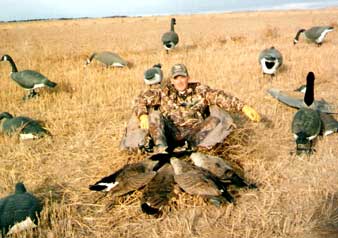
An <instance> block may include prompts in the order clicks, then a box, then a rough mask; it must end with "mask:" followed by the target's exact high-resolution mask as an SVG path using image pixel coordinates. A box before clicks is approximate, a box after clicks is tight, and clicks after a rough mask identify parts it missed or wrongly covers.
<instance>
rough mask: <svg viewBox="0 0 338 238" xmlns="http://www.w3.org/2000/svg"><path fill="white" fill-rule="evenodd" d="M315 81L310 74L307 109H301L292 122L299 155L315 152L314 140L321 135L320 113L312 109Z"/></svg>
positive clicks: (307, 82)
mask: <svg viewBox="0 0 338 238" xmlns="http://www.w3.org/2000/svg"><path fill="white" fill-rule="evenodd" d="M314 81H315V76H314V74H313V73H312V72H309V73H308V75H307V77H306V92H305V96H304V103H305V105H306V107H302V108H300V109H299V110H298V111H297V112H296V114H295V115H294V117H293V121H292V133H293V136H294V138H295V140H296V144H297V147H296V151H297V154H301V153H302V152H305V153H308V154H309V153H311V152H312V151H313V149H312V140H313V139H315V138H316V137H317V136H318V135H319V133H320V130H321V119H320V115H319V113H318V111H316V110H314V109H312V108H311V106H312V104H313V102H314Z"/></svg>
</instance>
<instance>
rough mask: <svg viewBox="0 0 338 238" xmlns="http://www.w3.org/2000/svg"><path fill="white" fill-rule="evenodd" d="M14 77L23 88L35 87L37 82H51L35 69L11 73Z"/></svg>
mask: <svg viewBox="0 0 338 238" xmlns="http://www.w3.org/2000/svg"><path fill="white" fill-rule="evenodd" d="M11 77H12V79H13V80H14V81H15V82H17V83H18V84H19V85H20V86H22V87H23V88H28V89H29V88H33V87H34V85H36V84H46V82H50V81H49V80H48V79H47V78H46V77H45V76H44V75H42V74H41V73H39V72H36V71H33V70H23V71H19V72H14V73H12V74H11Z"/></svg>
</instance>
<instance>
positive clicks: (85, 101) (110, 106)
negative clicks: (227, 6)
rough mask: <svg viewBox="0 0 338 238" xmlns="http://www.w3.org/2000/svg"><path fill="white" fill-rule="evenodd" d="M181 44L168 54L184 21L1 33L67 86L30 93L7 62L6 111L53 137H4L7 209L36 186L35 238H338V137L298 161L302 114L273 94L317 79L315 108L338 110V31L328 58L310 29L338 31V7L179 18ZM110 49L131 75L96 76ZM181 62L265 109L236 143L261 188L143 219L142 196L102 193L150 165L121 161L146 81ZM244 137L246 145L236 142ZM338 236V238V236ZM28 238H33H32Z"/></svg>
mask: <svg viewBox="0 0 338 238" xmlns="http://www.w3.org/2000/svg"><path fill="white" fill-rule="evenodd" d="M175 17H176V22H177V25H176V28H175V29H176V32H177V33H178V34H179V37H180V42H179V44H178V47H177V49H175V50H174V51H172V52H171V53H170V54H168V55H167V54H166V53H165V51H164V50H163V48H162V46H161V42H160V38H161V35H162V34H163V33H164V32H166V31H167V30H169V23H170V18H171V16H161V17H143V18H107V19H87V20H84V19H82V20H67V21H39V22H26V23H0V54H1V55H3V54H9V55H10V56H12V58H13V59H14V61H15V62H16V64H17V67H18V69H19V70H22V69H32V70H36V71H39V72H41V73H42V74H44V75H46V76H47V77H48V78H49V79H50V80H52V81H54V82H56V83H58V86H57V87H56V88H55V89H52V90H49V89H44V90H40V97H38V98H36V99H32V100H29V101H25V102H24V101H22V97H23V96H24V94H25V93H26V92H25V91H24V90H22V89H21V88H19V87H18V86H17V85H16V84H15V82H14V81H12V80H11V79H10V78H9V72H10V65H9V64H8V63H7V62H1V63H0V111H1V112H3V111H7V112H10V113H12V114H14V115H16V116H20V115H25V116H28V117H31V118H35V119H38V120H41V121H44V122H45V124H46V127H47V128H48V129H49V130H50V131H51V133H52V134H53V137H51V138H44V139H41V140H34V141H29V142H20V141H18V139H17V138H8V137H5V136H3V135H1V136H0V164H1V166H0V180H1V183H0V197H4V196H6V195H7V194H9V193H11V192H12V191H13V189H14V184H15V183H16V182H18V181H23V182H24V183H25V185H26V187H27V189H28V190H29V191H30V192H33V193H34V194H36V195H37V196H38V197H39V198H41V199H42V201H43V202H44V204H45V207H44V210H43V213H42V216H41V220H40V225H39V227H38V229H37V230H36V231H34V232H28V233H27V234H25V235H26V236H27V237H48V238H59V237H65V238H66V237H67V238H68V237H229V238H230V237H233V238H235V237H236V238H239V237H241V238H242V237H247V238H249V237H250V238H252V237H304V238H305V237H310V238H311V237H312V238H317V237H330V236H329V235H331V237H336V236H337V234H338V233H337V231H338V218H337V216H338V212H337V211H338V210H337V211H335V210H336V209H338V200H337V194H336V193H337V191H338V160H337V157H338V147H337V142H338V135H337V134H333V135H330V136H328V137H325V138H320V139H319V140H318V141H317V144H316V149H317V152H316V153H315V154H314V155H313V156H311V157H302V158H299V157H296V156H294V155H290V151H292V150H294V148H295V143H294V141H293V137H292V134H291V131H290V124H291V120H292V116H293V114H294V113H295V109H292V108H288V107H286V106H284V105H282V104H281V103H278V102H277V101H276V100H275V99H273V98H272V97H270V96H269V95H267V93H266V90H267V89H268V88H270V87H275V88H280V89H283V90H293V89H295V88H297V87H298V86H300V85H301V84H304V83H305V77H306V75H307V73H308V72H309V71H313V72H314V73H315V75H316V81H315V97H316V98H318V99H320V98H325V99H326V100H327V101H329V102H335V103H336V102H337V100H338V96H337V88H338V81H337V80H338V54H337V52H338V49H337V46H338V33H337V29H335V31H333V32H331V33H329V34H328V35H327V37H326V40H325V42H324V44H323V45H322V46H321V47H317V46H316V45H314V44H308V43H306V42H305V41H304V40H302V39H301V40H300V42H299V43H298V44H297V45H296V46H294V45H293V43H292V40H293V37H294V36H295V34H296V32H297V30H298V29H300V28H305V29H306V28H309V27H311V26H315V25H333V26H334V27H335V28H337V26H338V9H327V10H306V11H283V12H278V11H276V12H251V13H227V14H210V15H192V16H175ZM270 46H275V47H276V48H277V49H278V50H280V52H281V53H282V54H283V56H284V65H283V66H282V68H281V70H280V72H279V74H278V76H277V78H274V79H273V80H270V78H269V77H263V76H262V73H261V70H260V67H259V65H258V54H259V52H260V51H261V50H263V49H264V48H267V47H270ZM104 50H109V51H113V52H116V53H118V54H119V55H121V56H122V57H123V58H125V59H127V60H128V61H131V62H132V63H133V64H134V66H133V67H132V68H130V69H127V68H126V69H114V68H110V69H106V68H105V67H102V66H101V65H100V64H98V63H94V62H93V63H92V64H90V65H89V66H88V67H86V68H85V67H84V62H85V60H86V58H87V57H88V56H89V55H90V54H91V53H92V52H99V51H104ZM156 63H161V64H162V65H163V71H164V74H165V76H168V75H169V71H170V68H171V66H172V65H173V64H175V63H184V64H186V65H187V67H188V70H189V73H190V75H191V77H192V78H193V79H195V80H199V81H201V82H202V83H205V84H208V85H210V86H211V87H214V88H219V89H223V90H225V91H226V92H229V93H231V94H232V95H235V96H237V97H239V98H240V99H242V100H243V101H245V102H247V103H248V104H250V105H252V106H253V107H254V108H256V109H257V111H258V112H259V113H260V114H261V115H262V116H263V120H262V122H260V123H252V122H250V121H246V120H244V119H243V117H241V116H240V117H239V118H240V122H241V123H239V125H238V130H237V131H236V132H234V134H233V135H232V136H231V137H230V138H229V141H230V142H232V143H230V146H229V147H228V148H227V152H228V153H222V151H219V150H218V153H219V154H224V155H226V156H227V159H228V160H231V161H233V162H236V163H237V164H239V166H241V167H242V169H243V171H244V175H245V177H246V178H248V179H249V180H250V181H252V182H255V183H256V184H257V185H258V187H259V189H258V190H247V191H244V190H243V191H240V192H238V194H237V196H236V205H233V204H225V205H223V206H222V207H220V208H217V207H215V206H213V205H211V204H208V203H205V202H204V201H203V200H202V199H200V198H197V197H192V196H189V195H187V194H183V193H179V194H178V195H177V196H176V197H174V198H173V200H172V202H171V204H170V207H171V208H170V209H169V208H167V209H166V212H165V213H164V215H163V216H161V217H160V218H153V217H151V216H148V215H145V214H143V213H142V211H141V209H140V207H139V197H140V195H141V192H140V191H138V192H135V193H133V194H131V195H128V196H125V197H124V198H121V199H118V200H117V201H114V203H113V202H112V201H111V199H110V198H109V195H108V196H106V197H104V198H102V199H100V197H101V194H97V193H95V192H91V191H89V189H88V185H89V184H92V183H94V182H95V181H97V180H98V179H100V178H101V177H102V176H106V175H108V174H110V173H112V172H113V171H115V170H117V169H118V168H120V167H122V166H123V165H125V164H126V163H128V162H129V163H130V162H135V161H138V160H141V159H142V158H143V157H144V155H136V154H128V153H126V152H122V151H120V149H119V142H120V139H121V137H122V135H123V132H124V128H125V124H126V122H127V121H128V118H129V117H130V115H131V112H132V105H133V104H132V101H133V99H134V98H135V97H136V96H137V95H138V94H139V93H140V92H141V91H142V90H144V89H145V88H146V86H145V85H144V83H143V72H144V70H145V69H147V68H148V67H150V66H152V65H153V64H156ZM231 139H232V140H231ZM335 232H336V233H335ZM18 237H22V234H21V235H19V236H18Z"/></svg>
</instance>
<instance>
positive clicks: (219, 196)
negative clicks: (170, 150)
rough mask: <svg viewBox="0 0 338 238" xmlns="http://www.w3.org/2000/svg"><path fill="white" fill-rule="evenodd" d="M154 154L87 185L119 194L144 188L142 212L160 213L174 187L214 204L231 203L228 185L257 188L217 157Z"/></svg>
mask: <svg viewBox="0 0 338 238" xmlns="http://www.w3.org/2000/svg"><path fill="white" fill-rule="evenodd" d="M182 156H183V157H184V156H185V157H187V153H180V154H175V153H174V154H167V153H164V154H155V155H153V156H150V157H149V158H147V159H145V160H143V161H141V162H138V163H133V164H127V165H125V166H124V167H122V168H121V169H119V170H117V171H115V172H114V173H113V174H111V175H109V176H107V177H104V178H102V179H100V180H99V181H97V182H96V183H95V184H93V185H90V186H89V189H90V190H93V191H102V192H109V194H110V196H112V197H119V196H123V195H126V194H128V193H130V192H133V191H135V190H138V189H141V188H143V193H142V198H141V202H140V203H141V208H142V211H143V212H145V213H147V214H151V215H159V214H160V213H161V212H162V210H163V208H164V207H165V206H166V205H168V203H169V200H170V198H171V197H172V196H173V195H174V194H173V191H174V186H175V184H177V185H178V186H179V188H180V189H181V190H182V191H184V192H186V193H188V194H190V195H198V196H201V197H203V198H205V199H206V200H207V201H209V202H211V203H212V204H214V205H216V206H220V205H221V204H222V203H227V202H228V203H233V202H234V198H233V196H232V195H231V194H230V192H229V187H230V186H236V187H238V188H256V185H255V184H251V183H248V182H247V181H246V180H245V179H244V178H243V177H241V176H240V175H239V173H237V172H236V171H235V169H234V168H233V167H232V166H231V164H230V163H228V162H226V161H225V160H224V159H222V158H220V157H216V156H211V155H206V154H203V153H199V152H194V153H190V157H189V158H185V159H183V158H180V157H182Z"/></svg>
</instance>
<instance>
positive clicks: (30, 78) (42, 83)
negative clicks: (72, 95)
mask: <svg viewBox="0 0 338 238" xmlns="http://www.w3.org/2000/svg"><path fill="white" fill-rule="evenodd" d="M1 61H8V62H9V63H10V64H11V66H12V71H11V74H10V75H11V78H12V79H13V80H14V81H15V82H16V83H17V84H19V86H21V87H22V88H24V89H26V90H29V93H28V95H26V96H25V97H24V99H28V98H32V97H34V96H35V95H37V93H36V92H35V89H37V88H42V87H49V88H54V87H55V86H56V83H54V82H52V81H50V80H48V79H47V78H46V77H45V76H43V75H42V74H40V73H39V72H36V71H33V70H22V71H18V69H17V67H16V65H15V63H14V61H13V59H12V58H11V57H10V56H9V55H3V56H2V57H1Z"/></svg>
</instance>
